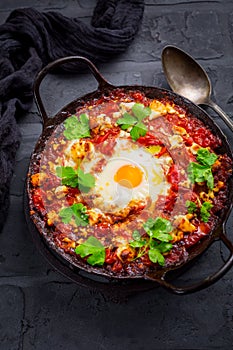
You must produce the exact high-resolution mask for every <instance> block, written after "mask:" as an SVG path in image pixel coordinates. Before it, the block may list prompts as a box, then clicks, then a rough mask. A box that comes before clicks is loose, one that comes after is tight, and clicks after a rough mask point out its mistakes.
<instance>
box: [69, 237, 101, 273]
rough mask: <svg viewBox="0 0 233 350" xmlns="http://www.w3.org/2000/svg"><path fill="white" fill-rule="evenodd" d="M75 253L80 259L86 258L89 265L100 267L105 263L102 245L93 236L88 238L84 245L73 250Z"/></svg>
mask: <svg viewBox="0 0 233 350" xmlns="http://www.w3.org/2000/svg"><path fill="white" fill-rule="evenodd" d="M75 253H76V254H77V255H80V256H81V258H85V257H87V256H88V258H87V262H88V263H89V264H90V265H99V266H102V265H103V264H104V261H105V248H104V246H103V244H102V243H101V242H100V241H99V240H98V239H97V238H95V237H94V236H90V237H89V238H88V239H87V240H86V241H85V242H84V243H82V244H80V245H79V246H78V247H76V249H75Z"/></svg>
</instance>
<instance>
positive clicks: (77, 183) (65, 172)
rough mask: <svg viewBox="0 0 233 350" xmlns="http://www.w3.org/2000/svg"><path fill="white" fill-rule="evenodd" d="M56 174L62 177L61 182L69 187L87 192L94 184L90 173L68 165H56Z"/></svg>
mask: <svg viewBox="0 0 233 350" xmlns="http://www.w3.org/2000/svg"><path fill="white" fill-rule="evenodd" d="M56 174H57V176H58V177H60V178H61V179H62V184H63V185H66V186H70V187H78V188H79V189H80V191H82V192H84V193H87V192H89V191H90V189H91V188H92V187H94V186H95V178H94V176H93V175H92V174H89V173H86V174H85V173H84V172H83V171H82V169H80V168H78V169H77V170H76V169H74V168H72V167H69V166H58V167H56Z"/></svg>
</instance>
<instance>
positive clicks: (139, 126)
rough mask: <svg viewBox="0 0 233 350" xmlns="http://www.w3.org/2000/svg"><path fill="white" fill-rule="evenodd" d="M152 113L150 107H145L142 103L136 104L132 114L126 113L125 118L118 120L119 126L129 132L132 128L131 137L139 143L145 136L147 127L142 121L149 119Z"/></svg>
mask: <svg viewBox="0 0 233 350" xmlns="http://www.w3.org/2000/svg"><path fill="white" fill-rule="evenodd" d="M150 113H151V109H150V108H149V107H144V105H143V104H141V103H135V104H134V105H133V107H132V114H129V113H127V112H126V113H124V114H123V118H119V119H118V120H117V124H118V125H119V126H120V127H121V129H122V130H127V129H129V128H130V127H131V130H130V136H131V138H132V140H134V141H137V139H138V138H139V137H140V136H145V135H146V133H147V126H146V125H145V124H144V123H143V122H142V120H143V119H144V118H146V117H148V116H149V115H150Z"/></svg>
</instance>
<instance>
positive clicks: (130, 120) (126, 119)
mask: <svg viewBox="0 0 233 350" xmlns="http://www.w3.org/2000/svg"><path fill="white" fill-rule="evenodd" d="M136 123H137V119H136V118H135V117H133V116H132V115H131V114H129V113H124V114H123V118H119V119H118V120H117V124H118V125H121V128H122V129H123V127H124V125H128V127H129V126H132V125H134V124H136Z"/></svg>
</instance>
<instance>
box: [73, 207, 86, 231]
mask: <svg viewBox="0 0 233 350" xmlns="http://www.w3.org/2000/svg"><path fill="white" fill-rule="evenodd" d="M71 208H72V211H73V214H74V216H75V223H76V225H77V226H87V225H88V223H89V220H88V215H87V214H86V212H87V208H86V207H85V206H84V205H83V204H82V203H75V204H73V205H72V206H71Z"/></svg>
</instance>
